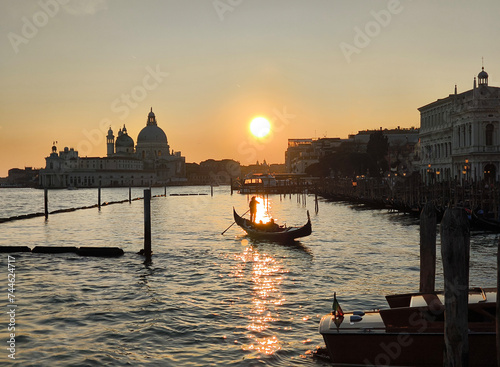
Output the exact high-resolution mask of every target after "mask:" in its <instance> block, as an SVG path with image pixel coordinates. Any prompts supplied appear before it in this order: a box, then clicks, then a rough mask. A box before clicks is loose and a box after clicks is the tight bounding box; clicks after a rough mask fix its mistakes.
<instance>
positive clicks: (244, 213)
mask: <svg viewBox="0 0 500 367" xmlns="http://www.w3.org/2000/svg"><path fill="white" fill-rule="evenodd" d="M249 211H250V209H248V210H247V211H246V212H244V213H243V215H245V214H246V213H248V212H249ZM243 215H242V216H243ZM235 223H236V222H233V223H232V224H231V225H230V226H229V227H227V228H226V230H225V231H224V232H222V233H221V235H223V234H224V233H226V232H227V230H228V229H229V228H231V227H232V226H234V224H235Z"/></svg>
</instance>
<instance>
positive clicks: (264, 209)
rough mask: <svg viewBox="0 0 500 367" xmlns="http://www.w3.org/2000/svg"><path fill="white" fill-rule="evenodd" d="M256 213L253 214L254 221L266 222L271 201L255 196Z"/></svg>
mask: <svg viewBox="0 0 500 367" xmlns="http://www.w3.org/2000/svg"><path fill="white" fill-rule="evenodd" d="M256 199H257V213H256V214H255V222H256V223H259V222H262V223H267V222H269V221H270V220H271V216H270V215H269V210H270V204H271V201H270V200H268V199H266V198H263V197H257V198H256Z"/></svg>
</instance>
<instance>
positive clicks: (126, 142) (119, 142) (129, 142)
mask: <svg viewBox="0 0 500 367" xmlns="http://www.w3.org/2000/svg"><path fill="white" fill-rule="evenodd" d="M115 144H116V147H117V148H118V147H123V148H133V147H134V139H132V138H131V137H130V136H128V135H127V134H122V135H120V136H119V137H118V138H116V143H115Z"/></svg>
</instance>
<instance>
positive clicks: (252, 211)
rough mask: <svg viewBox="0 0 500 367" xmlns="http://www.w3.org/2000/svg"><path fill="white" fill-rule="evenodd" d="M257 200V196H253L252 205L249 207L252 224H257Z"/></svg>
mask: <svg viewBox="0 0 500 367" xmlns="http://www.w3.org/2000/svg"><path fill="white" fill-rule="evenodd" d="M257 203H258V201H257V198H256V197H255V196H252V199H251V200H250V204H248V206H249V207H250V222H252V223H255V215H256V214H257Z"/></svg>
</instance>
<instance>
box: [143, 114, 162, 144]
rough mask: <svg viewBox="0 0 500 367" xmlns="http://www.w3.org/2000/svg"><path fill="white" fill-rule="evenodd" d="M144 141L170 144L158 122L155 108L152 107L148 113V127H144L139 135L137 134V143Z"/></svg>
mask: <svg viewBox="0 0 500 367" xmlns="http://www.w3.org/2000/svg"><path fill="white" fill-rule="evenodd" d="M143 143H155V144H165V145H166V144H168V141H167V135H166V134H165V132H164V131H163V130H162V129H161V128H159V127H158V126H157V124H156V117H155V114H154V112H153V109H151V112H150V113H149V114H148V121H147V124H146V127H144V128H143V129H142V130H141V132H140V133H139V136H137V144H143Z"/></svg>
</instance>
